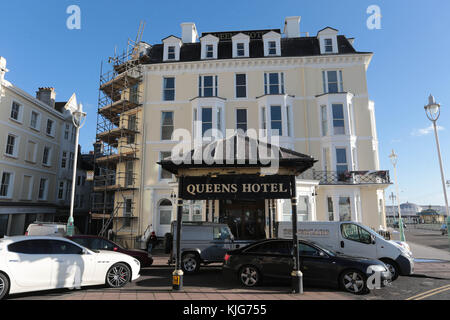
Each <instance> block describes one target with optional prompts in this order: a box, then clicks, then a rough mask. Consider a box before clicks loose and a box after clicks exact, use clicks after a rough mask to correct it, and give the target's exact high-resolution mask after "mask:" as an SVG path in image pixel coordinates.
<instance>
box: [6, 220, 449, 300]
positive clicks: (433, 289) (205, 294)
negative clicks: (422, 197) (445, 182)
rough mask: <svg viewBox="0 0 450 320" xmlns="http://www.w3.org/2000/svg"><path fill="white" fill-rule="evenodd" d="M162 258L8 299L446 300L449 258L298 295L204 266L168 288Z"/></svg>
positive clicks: (424, 233)
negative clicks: (368, 282)
mask: <svg viewBox="0 0 450 320" xmlns="http://www.w3.org/2000/svg"><path fill="white" fill-rule="evenodd" d="M406 238H407V241H408V242H414V243H417V244H420V245H422V246H423V245H426V246H430V247H432V248H435V249H441V250H442V249H445V250H447V248H448V240H447V237H446V236H442V235H440V233H439V232H438V231H429V230H420V229H412V228H409V229H408V230H407V232H406ZM166 262H167V257H166V256H164V255H156V256H155V264H154V266H152V267H150V268H146V269H143V270H141V277H140V278H139V279H138V280H137V281H136V282H134V283H131V284H128V285H127V286H126V287H124V288H122V289H106V288H104V287H101V286H97V287H91V288H83V289H81V290H75V291H70V290H56V291H47V292H38V293H27V294H20V295H15V296H12V297H10V299H11V300H130V299H131V300H155V299H163V300H172V299H183V300H190V299H192V300H225V299H230V300H265V299H270V300H292V299H300V300H303V299H307V300H321V299H324V300H339V299H342V300H406V299H413V300H450V261H449V262H434V263H428V262H426V263H423V262H422V263H416V265H415V274H414V275H412V276H408V277H399V278H398V279H397V280H396V281H395V282H393V283H392V284H391V285H390V286H388V287H385V288H382V289H378V290H372V291H371V292H370V293H368V294H364V295H352V294H349V293H346V292H342V291H339V290H334V289H328V288H309V287H305V294H304V295H303V296H295V295H291V294H290V293H289V291H290V290H289V284H282V283H269V284H264V286H261V287H258V288H254V289H248V288H243V287H241V286H240V285H239V284H238V283H237V282H234V283H233V282H226V281H225V280H224V279H223V278H222V272H221V268H220V266H208V267H204V268H202V269H201V270H200V272H199V273H198V274H196V275H192V276H185V278H184V291H183V292H182V293H174V292H172V290H171V285H170V283H171V274H172V272H173V266H168V265H167V263H166Z"/></svg>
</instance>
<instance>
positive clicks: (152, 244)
mask: <svg viewBox="0 0 450 320" xmlns="http://www.w3.org/2000/svg"><path fill="white" fill-rule="evenodd" d="M157 243H158V238H157V237H156V234H155V231H152V233H151V234H150V237H149V238H148V243H147V251H148V253H152V250H153V248H154V247H156V244H157Z"/></svg>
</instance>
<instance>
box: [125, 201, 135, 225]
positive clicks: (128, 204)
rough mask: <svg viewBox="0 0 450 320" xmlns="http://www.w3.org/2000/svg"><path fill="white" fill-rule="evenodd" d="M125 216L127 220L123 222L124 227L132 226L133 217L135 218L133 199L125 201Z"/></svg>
mask: <svg viewBox="0 0 450 320" xmlns="http://www.w3.org/2000/svg"><path fill="white" fill-rule="evenodd" d="M124 209H125V210H124V213H123V216H124V217H125V220H124V222H123V226H124V227H129V226H131V217H132V216H133V199H126V200H125V208H124Z"/></svg>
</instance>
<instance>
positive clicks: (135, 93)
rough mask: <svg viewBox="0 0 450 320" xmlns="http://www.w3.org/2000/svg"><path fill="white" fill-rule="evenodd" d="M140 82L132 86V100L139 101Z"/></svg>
mask: <svg viewBox="0 0 450 320" xmlns="http://www.w3.org/2000/svg"><path fill="white" fill-rule="evenodd" d="M138 90H139V84H135V85H133V86H131V87H130V102H131V103H139V91H138Z"/></svg>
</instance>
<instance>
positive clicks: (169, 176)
mask: <svg viewBox="0 0 450 320" xmlns="http://www.w3.org/2000/svg"><path fill="white" fill-rule="evenodd" d="M170 155H171V152H170V151H162V152H160V153H159V158H160V160H163V159H165V158H167V157H170ZM160 170H161V171H160V177H159V179H160V180H167V179H172V173H170V172H169V171H167V170H165V169H163V168H160Z"/></svg>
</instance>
